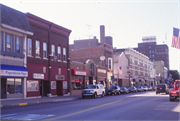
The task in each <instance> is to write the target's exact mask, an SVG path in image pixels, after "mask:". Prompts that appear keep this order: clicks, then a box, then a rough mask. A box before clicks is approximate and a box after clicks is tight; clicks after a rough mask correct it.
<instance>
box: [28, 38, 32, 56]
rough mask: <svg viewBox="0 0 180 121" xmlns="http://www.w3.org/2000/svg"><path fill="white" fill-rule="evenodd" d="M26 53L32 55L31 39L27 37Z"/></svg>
mask: <svg viewBox="0 0 180 121" xmlns="http://www.w3.org/2000/svg"><path fill="white" fill-rule="evenodd" d="M27 55H29V56H32V40H31V39H29V38H28V39H27Z"/></svg>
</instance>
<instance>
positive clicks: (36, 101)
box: [0, 95, 81, 108]
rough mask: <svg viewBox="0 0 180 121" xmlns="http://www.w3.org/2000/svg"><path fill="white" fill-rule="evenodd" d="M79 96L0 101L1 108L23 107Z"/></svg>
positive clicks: (77, 96) (67, 99) (73, 98)
mask: <svg viewBox="0 0 180 121" xmlns="http://www.w3.org/2000/svg"><path fill="white" fill-rule="evenodd" d="M80 98H81V95H70V96H57V97H47V96H44V97H41V98H26V99H0V101H1V108H2V107H10V106H23V105H31V104H39V103H48V102H61V101H70V100H77V99H80Z"/></svg>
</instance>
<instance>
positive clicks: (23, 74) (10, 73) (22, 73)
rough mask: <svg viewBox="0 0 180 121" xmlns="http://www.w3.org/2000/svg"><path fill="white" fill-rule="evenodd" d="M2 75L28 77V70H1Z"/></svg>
mask: <svg viewBox="0 0 180 121" xmlns="http://www.w3.org/2000/svg"><path fill="white" fill-rule="evenodd" d="M0 76H8V77H24V78H26V77H28V72H27V71H15V70H0Z"/></svg>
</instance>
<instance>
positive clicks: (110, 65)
mask: <svg viewBox="0 0 180 121" xmlns="http://www.w3.org/2000/svg"><path fill="white" fill-rule="evenodd" d="M108 69H112V58H108Z"/></svg>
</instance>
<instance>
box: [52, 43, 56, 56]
mask: <svg viewBox="0 0 180 121" xmlns="http://www.w3.org/2000/svg"><path fill="white" fill-rule="evenodd" d="M51 53H52V56H55V45H51Z"/></svg>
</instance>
